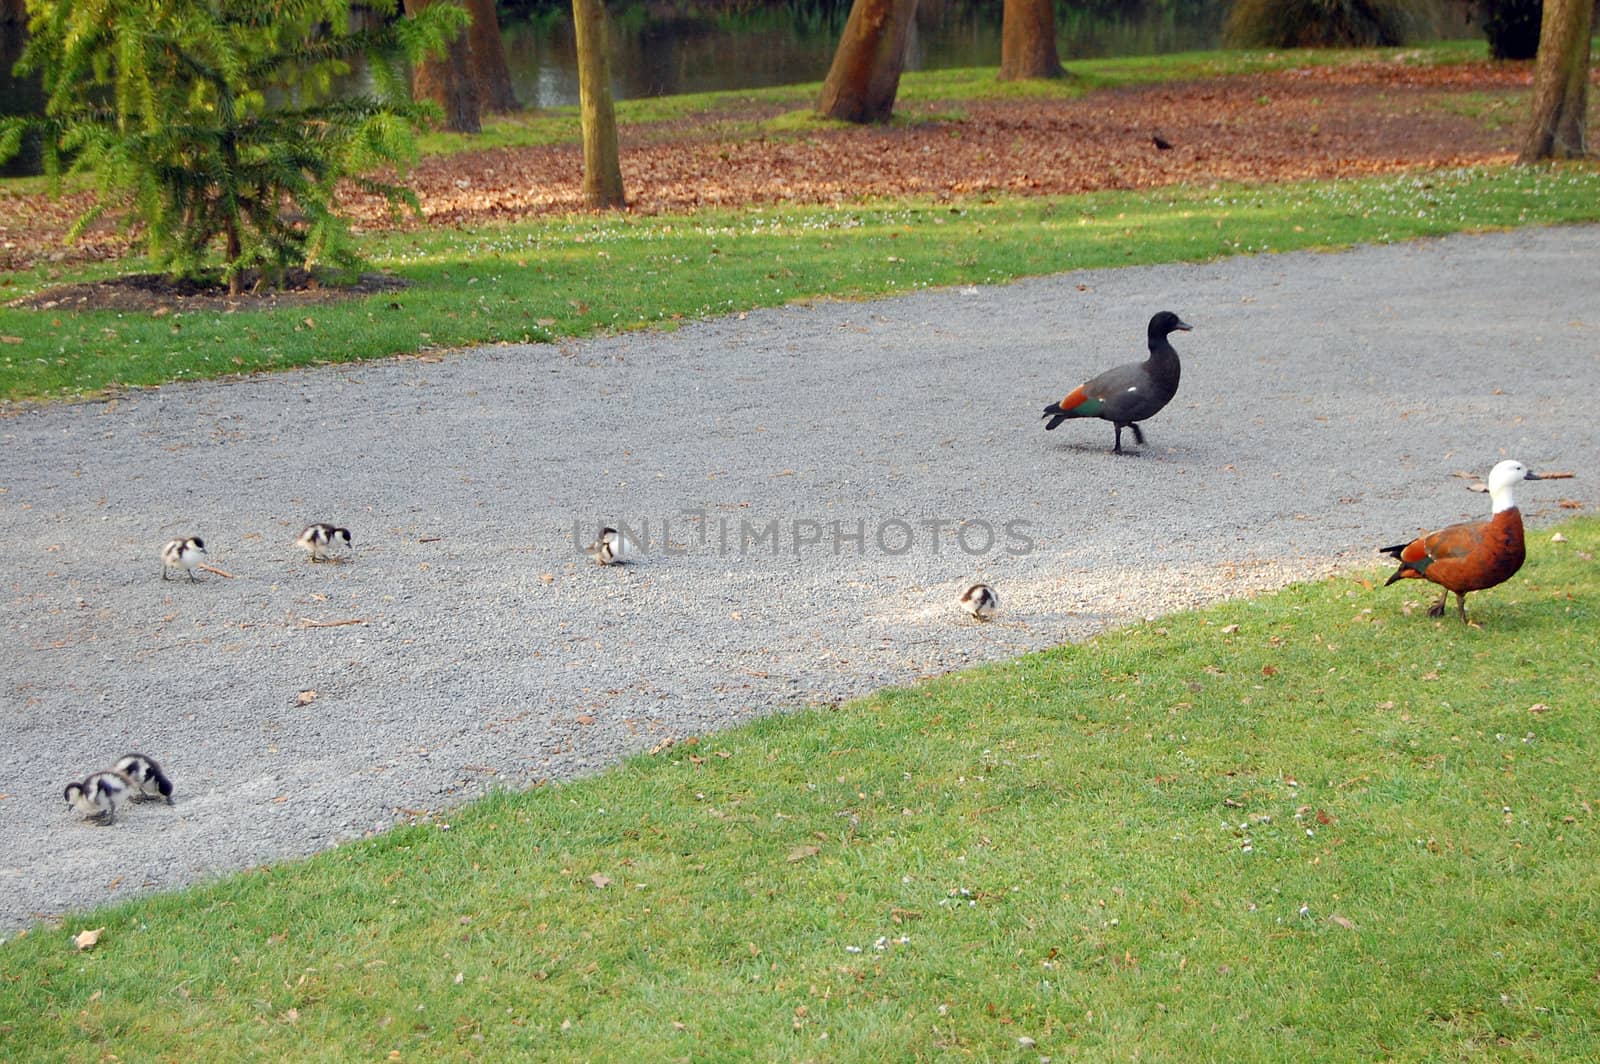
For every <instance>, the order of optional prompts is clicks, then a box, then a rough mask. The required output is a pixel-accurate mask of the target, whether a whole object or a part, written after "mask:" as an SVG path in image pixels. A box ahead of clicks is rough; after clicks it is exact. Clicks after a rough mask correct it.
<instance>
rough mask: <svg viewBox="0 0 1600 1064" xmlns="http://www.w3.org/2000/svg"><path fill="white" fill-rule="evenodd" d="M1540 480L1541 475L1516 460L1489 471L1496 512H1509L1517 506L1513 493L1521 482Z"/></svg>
mask: <svg viewBox="0 0 1600 1064" xmlns="http://www.w3.org/2000/svg"><path fill="white" fill-rule="evenodd" d="M1539 479H1541V478H1540V476H1539V474H1537V473H1535V472H1534V471H1533V470H1531V469H1529V468H1528V467H1527V466H1525V465H1523V464H1522V463H1521V462H1519V461H1517V460H1516V459H1514V458H1507V459H1506V460H1505V461H1504V462H1501V463H1499V464H1498V465H1496V466H1495V467H1494V468H1493V469H1491V470H1489V480H1488V484H1489V498H1490V500H1491V501H1492V502H1493V503H1494V512H1495V513H1499V512H1500V511H1501V510H1509V509H1511V508H1513V507H1514V506H1516V505H1517V500H1516V498H1515V497H1514V496H1513V494H1512V493H1513V492H1514V491H1515V490H1516V486H1517V483H1518V482H1519V481H1523V480H1539Z"/></svg>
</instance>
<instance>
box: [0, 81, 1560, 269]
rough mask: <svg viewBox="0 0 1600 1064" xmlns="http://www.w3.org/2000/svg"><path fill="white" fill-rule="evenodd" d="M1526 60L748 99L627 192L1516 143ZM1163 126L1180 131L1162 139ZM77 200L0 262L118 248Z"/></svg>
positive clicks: (673, 129)
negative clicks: (892, 119)
mask: <svg viewBox="0 0 1600 1064" xmlns="http://www.w3.org/2000/svg"><path fill="white" fill-rule="evenodd" d="M1531 78H1532V67H1531V65H1530V64H1526V63H1518V64H1508V63H1488V62H1474V63H1461V64H1449V65H1414V64H1410V63H1404V62H1395V61H1392V60H1389V59H1384V60H1374V61H1371V62H1361V63H1354V64H1346V65H1341V66H1335V67H1315V68H1310V67H1308V68H1302V69H1294V70H1286V71H1279V72H1273V73H1262V74H1251V75H1240V76H1233V77H1227V78H1218V79H1212V80H1204V81H1189V82H1173V83H1165V84H1160V85H1154V86H1149V87H1141V88H1129V89H1117V90H1109V91H1101V92H1092V93H1089V94H1087V95H1084V96H1082V97H1079V98H1072V99H1068V98H1021V99H994V100H981V101H962V102H960V103H959V104H954V105H948V106H946V105H941V104H939V103H933V104H920V105H916V106H902V107H901V108H899V110H898V112H897V114H898V116H899V117H900V118H901V119H902V121H900V122H898V123H896V124H893V125H889V126H883V127H867V128H833V127H828V128H814V129H810V130H806V131H802V132H797V133H783V134H770V133H769V134H763V133H760V132H752V130H758V129H759V128H760V127H759V126H758V125H757V123H759V122H761V121H762V120H764V119H770V118H773V117H775V116H777V115H778V114H781V113H782V112H783V111H785V110H790V109H792V106H791V105H788V104H772V103H766V104H763V103H755V102H752V103H751V105H750V106H749V108H748V109H747V110H742V111H741V110H737V109H735V110H726V109H725V110H721V111H719V112H718V113H717V116H716V120H715V121H714V122H706V121H700V120H693V119H691V120H686V121H681V122H678V123H676V124H671V125H668V126H665V127H664V126H663V125H662V124H661V123H653V124H650V125H648V126H633V127H630V126H626V125H625V126H624V127H623V128H622V131H621V135H622V153H623V158H622V170H623V179H624V182H625V185H626V187H627V191H628V196H629V199H630V204H631V207H632V208H633V209H634V210H637V211H642V212H647V213H655V212H664V211H685V210H691V209H694V208H698V207H704V206H720V207H737V206H742V205H747V204H773V203H784V202H788V203H832V202H840V201H851V200H856V199H862V198H873V197H885V196H901V195H915V196H932V197H961V196H972V195H984V194H987V193H994V192H1006V193H1014V194H1025V195H1063V194H1072V193H1079V192H1087V191H1093V190H1099V189H1129V188H1152V187H1159V186H1162V185H1171V184H1176V183H1192V182H1200V183H1204V182H1208V181H1289V180H1296V179H1304V178H1331V177H1349V176H1356V175H1365V174H1376V173H1384V172H1392V171H1396V170H1404V169H1410V168H1416V167H1432V166H1456V165H1464V164H1472V163H1486V162H1496V161H1505V160H1507V159H1509V158H1510V156H1511V153H1512V146H1513V144H1514V140H1515V136H1516V129H1517V125H1518V123H1519V122H1520V120H1521V119H1522V117H1523V108H1524V106H1525V100H1526V95H1527V90H1528V86H1529V84H1530V83H1531ZM1155 134H1160V136H1161V137H1162V138H1163V139H1164V140H1165V141H1167V142H1169V143H1170V144H1171V145H1172V147H1171V148H1170V149H1169V150H1160V149H1158V148H1157V147H1156V145H1155V142H1154V139H1153V135H1155ZM580 173H581V152H580V149H579V147H578V146H577V145H576V144H559V145H553V146H544V147H522V148H498V149H493V150H487V151H476V152H464V153H458V154H453V155H447V156H435V157H430V158H428V159H425V160H424V161H423V162H422V163H421V164H420V165H419V166H418V167H417V169H416V170H415V171H414V173H413V175H412V181H413V185H414V187H415V188H416V190H417V192H418V194H419V195H420V197H421V200H422V204H423V208H424V211H425V215H426V224H431V225H462V224H475V223H481V222H489V221H496V220H509V219H514V218H521V217H526V216H528V215H533V214H543V213H560V212H568V211H575V210H580V209H581V208H582V192H581V188H580ZM85 202H86V200H85V199H84V198H83V197H82V196H72V197H67V198H65V199H62V200H51V199H49V198H48V197H47V196H45V195H44V194H43V193H42V192H35V191H31V190H30V191H27V192H25V193H23V192H18V191H16V190H14V189H12V190H7V189H4V188H0V270H12V269H22V268H25V267H27V266H30V265H32V264H34V263H36V262H38V261H39V260H41V259H53V260H55V261H85V260H92V259H101V258H108V257H113V256H115V255H118V254H120V253H121V252H122V250H123V248H124V243H123V241H122V239H121V238H120V237H119V236H118V234H117V233H115V232H114V231H112V230H110V229H106V230H101V231H97V232H96V233H94V234H91V235H90V236H89V237H88V238H87V239H86V240H84V241H82V242H80V243H79V244H77V245H75V246H73V247H71V248H67V249H63V248H62V246H61V236H62V234H63V233H64V232H65V229H66V226H67V225H68V224H69V222H70V220H71V218H72V217H73V214H74V212H75V211H76V210H80V209H81V208H82V207H83V205H84V204H85ZM349 207H350V210H351V212H352V213H353V215H354V216H355V217H356V219H357V220H358V221H359V223H360V224H361V225H362V226H364V227H368V228H383V227H388V226H392V225H394V224H396V223H395V222H394V221H393V220H392V219H391V218H389V217H388V215H387V214H386V212H385V211H384V209H383V206H382V204H381V203H379V202H377V201H375V200H365V199H361V198H359V197H356V198H353V199H352V200H351V201H350V203H349ZM401 224H407V225H415V224H418V223H417V222H415V221H407V222H404V223H401Z"/></svg>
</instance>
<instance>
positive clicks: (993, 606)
mask: <svg viewBox="0 0 1600 1064" xmlns="http://www.w3.org/2000/svg"><path fill="white" fill-rule="evenodd" d="M961 608H962V609H964V610H966V611H967V612H968V613H970V614H971V615H972V616H973V618H974V619H975V620H979V621H987V620H988V619H989V618H991V617H993V616H994V611H995V610H998V609H999V608H1000V596H999V595H997V594H995V590H994V588H992V587H990V586H989V585H988V584H985V583H976V584H973V585H972V586H971V587H969V588H967V589H966V590H965V591H963V592H962V593H961Z"/></svg>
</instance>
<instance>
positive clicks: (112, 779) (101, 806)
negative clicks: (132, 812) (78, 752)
mask: <svg viewBox="0 0 1600 1064" xmlns="http://www.w3.org/2000/svg"><path fill="white" fill-rule="evenodd" d="M132 791H133V785H132V784H131V783H129V782H128V777H126V776H124V775H123V774H122V773H120V772H96V773H93V774H91V775H90V776H89V778H88V779H86V780H84V781H83V782H82V783H69V784H67V787H66V790H64V791H62V792H61V796H62V797H63V798H65V799H66V800H67V805H68V806H69V807H70V808H72V809H75V810H77V811H78V812H80V813H82V814H83V815H84V816H85V817H86V818H88V819H89V820H94V821H97V822H99V823H100V824H102V825H109V824H112V823H115V821H116V819H117V806H119V805H121V804H122V803H123V802H124V801H126V800H127V799H128V796H129V795H130V794H131V793H132Z"/></svg>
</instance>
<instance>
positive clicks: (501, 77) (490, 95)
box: [467, 0, 517, 112]
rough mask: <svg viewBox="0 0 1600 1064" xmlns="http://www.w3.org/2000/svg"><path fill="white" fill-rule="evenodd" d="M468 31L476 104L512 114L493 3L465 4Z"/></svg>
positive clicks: (479, 0) (511, 95) (484, 0)
mask: <svg viewBox="0 0 1600 1064" xmlns="http://www.w3.org/2000/svg"><path fill="white" fill-rule="evenodd" d="M467 10H468V11H470V12H472V28H471V29H469V30H468V31H467V33H468V34H469V37H468V41H469V44H470V45H471V48H472V77H473V79H474V80H475V81H476V82H477V86H478V103H479V104H480V105H481V106H482V107H483V109H484V110H485V111H496V112H505V111H515V110H516V109H517V97H516V94H515V93H513V92H512V91H511V71H510V69H509V68H507V66H506V46H505V42H504V41H502V40H501V39H500V18H499V16H498V15H496V14H495V11H494V0H467Z"/></svg>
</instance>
